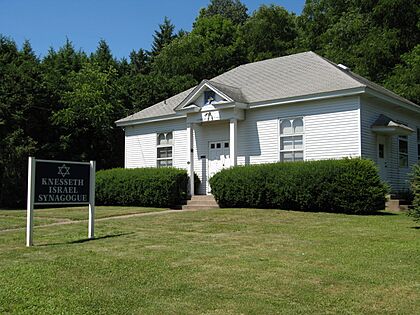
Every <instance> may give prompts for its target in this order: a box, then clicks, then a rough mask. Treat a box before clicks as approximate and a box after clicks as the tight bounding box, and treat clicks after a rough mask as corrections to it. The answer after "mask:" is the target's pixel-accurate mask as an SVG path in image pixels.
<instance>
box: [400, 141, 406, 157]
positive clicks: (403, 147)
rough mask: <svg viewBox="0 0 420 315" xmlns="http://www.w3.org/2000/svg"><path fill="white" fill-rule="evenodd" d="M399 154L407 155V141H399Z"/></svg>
mask: <svg viewBox="0 0 420 315" xmlns="http://www.w3.org/2000/svg"><path fill="white" fill-rule="evenodd" d="M399 152H400V153H405V154H407V153H408V141H407V140H405V139H400V140H399Z"/></svg>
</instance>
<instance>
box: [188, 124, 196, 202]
mask: <svg viewBox="0 0 420 315" xmlns="http://www.w3.org/2000/svg"><path fill="white" fill-rule="evenodd" d="M193 148H194V124H192V123H191V124H187V165H188V176H189V177H190V182H189V185H188V190H189V193H190V195H191V196H194V193H195V192H194V149H193Z"/></svg>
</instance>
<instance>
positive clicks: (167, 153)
mask: <svg viewBox="0 0 420 315" xmlns="http://www.w3.org/2000/svg"><path fill="white" fill-rule="evenodd" d="M157 157H158V158H159V159H162V158H170V157H172V147H164V148H158V150H157Z"/></svg>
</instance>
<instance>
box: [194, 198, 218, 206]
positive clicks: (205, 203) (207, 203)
mask: <svg viewBox="0 0 420 315" xmlns="http://www.w3.org/2000/svg"><path fill="white" fill-rule="evenodd" d="M187 204H189V205H198V206H199V205H203V206H213V205H214V206H217V202H216V200H196V199H193V200H188V201H187Z"/></svg>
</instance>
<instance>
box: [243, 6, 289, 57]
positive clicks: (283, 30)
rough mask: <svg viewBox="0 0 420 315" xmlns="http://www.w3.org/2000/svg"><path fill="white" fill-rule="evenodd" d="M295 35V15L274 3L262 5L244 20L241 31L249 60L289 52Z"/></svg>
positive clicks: (277, 55) (282, 54) (278, 55)
mask: <svg viewBox="0 0 420 315" xmlns="http://www.w3.org/2000/svg"><path fill="white" fill-rule="evenodd" d="M296 37H297V31H296V24H295V15H294V14H293V13H289V12H288V11H286V10H285V9H284V8H283V7H281V6H276V5H270V6H265V5H262V6H261V7H260V8H259V9H258V10H257V11H255V12H254V14H253V15H252V16H251V17H250V18H249V19H248V21H246V23H245V24H244V26H243V27H242V31H241V38H242V40H243V42H244V45H245V46H246V48H247V54H248V60H249V61H257V60H263V59H267V58H273V57H280V56H284V55H286V54H288V53H290V51H291V50H292V49H293V48H294V41H295V39H296Z"/></svg>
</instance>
